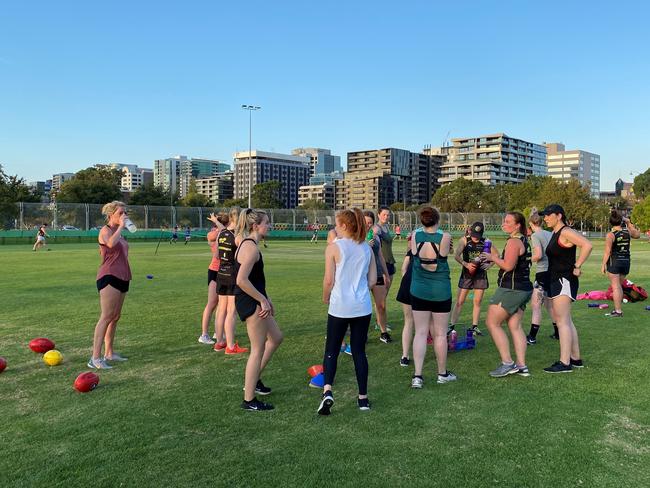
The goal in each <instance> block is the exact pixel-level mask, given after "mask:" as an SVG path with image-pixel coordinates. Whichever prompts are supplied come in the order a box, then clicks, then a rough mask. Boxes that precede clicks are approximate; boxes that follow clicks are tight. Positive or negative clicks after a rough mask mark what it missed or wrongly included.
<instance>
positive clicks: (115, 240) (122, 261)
mask: <svg viewBox="0 0 650 488" xmlns="http://www.w3.org/2000/svg"><path fill="white" fill-rule="evenodd" d="M102 214H103V215H105V216H106V220H107V222H106V225H105V226H104V227H102V230H100V231H99V238H98V241H99V252H100V254H101V257H102V264H101V266H100V267H99V271H98V272H97V290H98V291H99V304H100V307H101V315H100V317H99V321H98V322H97V325H96V326H95V335H94V338H93V355H92V357H91V358H90V361H88V367H89V368H95V369H110V368H111V367H112V366H110V365H109V364H108V363H107V361H126V358H125V357H122V356H120V355H119V354H117V353H116V352H115V351H113V340H114V339H115V329H116V328H117V322H118V320H120V314H121V313H122V305H123V304H124V298H125V297H126V292H127V291H129V282H130V281H131V268H130V266H129V258H128V255H129V245H128V244H127V242H126V239H124V237H122V230H124V227H125V226H126V220H127V216H126V204H124V203H122V202H118V201H113V202H111V203H107V204H106V205H104V207H103V208H102ZM102 345H103V346H104V357H101V352H102Z"/></svg>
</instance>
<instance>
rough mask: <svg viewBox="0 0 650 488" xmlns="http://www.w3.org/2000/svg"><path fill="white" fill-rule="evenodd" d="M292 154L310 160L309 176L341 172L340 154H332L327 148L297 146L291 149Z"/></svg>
mask: <svg viewBox="0 0 650 488" xmlns="http://www.w3.org/2000/svg"><path fill="white" fill-rule="evenodd" d="M291 154H292V155H293V156H305V157H308V158H309V159H310V160H311V162H310V165H311V174H310V175H309V176H316V175H323V174H330V173H336V172H339V173H340V172H341V171H343V169H342V168H341V156H333V155H332V151H330V150H329V149H321V148H318V147H299V148H297V149H294V150H293V151H291Z"/></svg>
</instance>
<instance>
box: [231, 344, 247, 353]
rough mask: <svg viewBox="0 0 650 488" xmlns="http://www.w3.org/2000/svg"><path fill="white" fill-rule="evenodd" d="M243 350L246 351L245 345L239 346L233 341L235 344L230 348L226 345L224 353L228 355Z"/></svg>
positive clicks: (242, 351)
mask: <svg viewBox="0 0 650 488" xmlns="http://www.w3.org/2000/svg"><path fill="white" fill-rule="evenodd" d="M245 352H248V348H247V347H239V344H237V343H236V342H235V345H234V346H233V347H232V348H230V347H227V346H226V354H228V355H234V354H243V353H245Z"/></svg>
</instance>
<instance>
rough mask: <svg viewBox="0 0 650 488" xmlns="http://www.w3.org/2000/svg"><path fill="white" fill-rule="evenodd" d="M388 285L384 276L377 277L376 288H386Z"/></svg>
mask: <svg viewBox="0 0 650 488" xmlns="http://www.w3.org/2000/svg"><path fill="white" fill-rule="evenodd" d="M385 284H386V283H384V276H383V275H381V276H379V275H377V283H375V286H384V285H385Z"/></svg>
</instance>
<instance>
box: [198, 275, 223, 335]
mask: <svg viewBox="0 0 650 488" xmlns="http://www.w3.org/2000/svg"><path fill="white" fill-rule="evenodd" d="M217 303H219V295H217V283H216V281H214V280H212V281H211V282H210V284H209V285H208V303H207V304H206V305H205V308H204V309H203V317H202V318H201V334H202V335H207V334H208V328H209V327H210V319H211V318H212V314H213V313H214V309H215V308H216V307H217ZM222 334H223V331H222ZM217 337H221V336H217Z"/></svg>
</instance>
